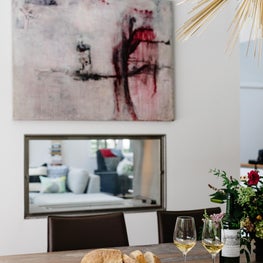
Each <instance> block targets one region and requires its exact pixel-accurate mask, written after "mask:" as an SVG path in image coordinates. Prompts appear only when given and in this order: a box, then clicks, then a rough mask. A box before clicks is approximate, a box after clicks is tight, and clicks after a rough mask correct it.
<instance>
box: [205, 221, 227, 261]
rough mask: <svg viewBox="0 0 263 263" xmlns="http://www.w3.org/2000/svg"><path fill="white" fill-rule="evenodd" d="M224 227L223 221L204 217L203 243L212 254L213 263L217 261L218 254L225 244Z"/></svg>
mask: <svg viewBox="0 0 263 263" xmlns="http://www.w3.org/2000/svg"><path fill="white" fill-rule="evenodd" d="M222 229H223V228H222V222H221V221H214V220H212V219H204V225H203V231H202V245H203V246H204V248H205V249H206V250H207V251H208V252H209V253H210V254H211V255H212V262H213V263H215V258H216V255H217V254H218V252H220V251H221V249H222V248H223V246H224V231H222Z"/></svg>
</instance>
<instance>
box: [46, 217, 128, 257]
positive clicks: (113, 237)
mask: <svg viewBox="0 0 263 263" xmlns="http://www.w3.org/2000/svg"><path fill="white" fill-rule="evenodd" d="M128 245H129V242H128V235H127V229H126V224H125V218H124V215H123V213H122V212H116V213H108V214H98V215H89V216H86V215H85V216H55V215H51V216H48V249H47V250H48V252H51V251H63V250H75V249H89V248H105V247H121V246H128Z"/></svg>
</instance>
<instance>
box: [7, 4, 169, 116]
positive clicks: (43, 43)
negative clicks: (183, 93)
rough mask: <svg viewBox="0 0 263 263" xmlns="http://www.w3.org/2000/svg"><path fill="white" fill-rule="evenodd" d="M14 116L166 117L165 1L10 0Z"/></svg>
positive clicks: (167, 73) (167, 33) (167, 109)
mask: <svg viewBox="0 0 263 263" xmlns="http://www.w3.org/2000/svg"><path fill="white" fill-rule="evenodd" d="M12 12H13V117H14V119H16V120H131V121H141V120H145V121H171V120H173V119H174V87H173V85H174V81H173V66H172V62H173V51H172V46H173V45H172V41H173V39H172V35H173V34H172V7H171V3H170V2H167V1H164V0H162V1H160V0H125V1H123V0H13V10H12Z"/></svg>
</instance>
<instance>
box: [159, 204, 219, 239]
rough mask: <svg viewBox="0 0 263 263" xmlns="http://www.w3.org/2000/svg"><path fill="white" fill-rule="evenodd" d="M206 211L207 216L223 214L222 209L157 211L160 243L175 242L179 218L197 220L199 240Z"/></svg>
mask: <svg viewBox="0 0 263 263" xmlns="http://www.w3.org/2000/svg"><path fill="white" fill-rule="evenodd" d="M205 210H206V212H207V214H208V215H210V214H218V213H220V212H221V208H220V207H212V208H204V209H195V210H181V211H180V210H178V211H161V210H160V211H157V223H158V238H159V243H170V242H173V232H174V226H175V222H176V218H177V217H178V216H192V217H194V219H195V226H196V233H197V238H198V239H200V237H201V231H202V226H203V221H202V218H203V215H204V211H205Z"/></svg>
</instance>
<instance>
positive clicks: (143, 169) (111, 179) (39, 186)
mask: <svg viewBox="0 0 263 263" xmlns="http://www.w3.org/2000/svg"><path fill="white" fill-rule="evenodd" d="M165 139H166V138H165V135H25V136H24V146H25V158H24V160H25V163H24V169H25V170H24V183H25V184H24V188H25V197H24V200H25V218H30V217H39V216H47V215H49V214H66V213H70V214H72V213H75V214H79V213H97V212H105V211H118V210H120V211H134V210H137V211H138V210H158V209H164V208H165V201H166V200H165V181H166V179H165V178H166V169H165V163H166V160H165V151H166V149H165V148H166V145H165V143H166V140H165Z"/></svg>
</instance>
